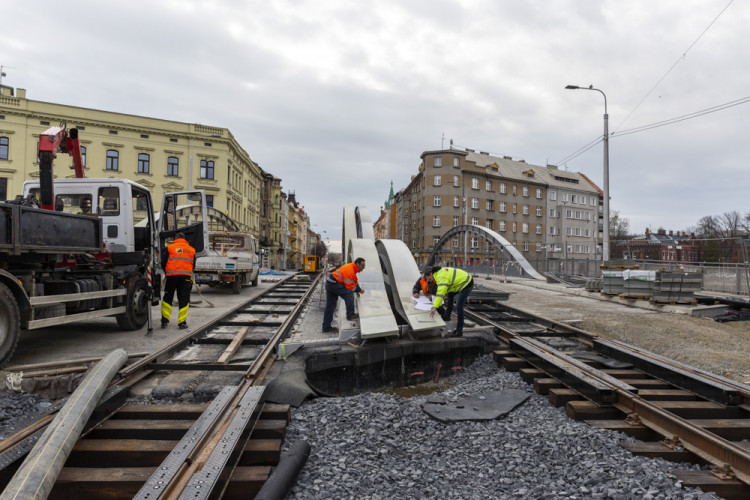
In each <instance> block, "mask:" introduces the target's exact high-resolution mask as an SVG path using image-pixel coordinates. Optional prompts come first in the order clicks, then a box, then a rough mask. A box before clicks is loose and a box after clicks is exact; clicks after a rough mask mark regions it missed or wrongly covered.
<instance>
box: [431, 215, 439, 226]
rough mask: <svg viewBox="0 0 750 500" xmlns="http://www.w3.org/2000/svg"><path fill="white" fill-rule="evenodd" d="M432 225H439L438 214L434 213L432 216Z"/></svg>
mask: <svg viewBox="0 0 750 500" xmlns="http://www.w3.org/2000/svg"><path fill="white" fill-rule="evenodd" d="M432 227H440V216H439V215H436V216H434V217H433V218H432Z"/></svg>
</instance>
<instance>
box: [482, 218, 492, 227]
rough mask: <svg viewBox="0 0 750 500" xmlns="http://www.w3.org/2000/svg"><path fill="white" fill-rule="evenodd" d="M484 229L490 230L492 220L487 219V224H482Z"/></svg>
mask: <svg viewBox="0 0 750 500" xmlns="http://www.w3.org/2000/svg"><path fill="white" fill-rule="evenodd" d="M484 227H486V228H487V229H492V219H487V222H485V223H484Z"/></svg>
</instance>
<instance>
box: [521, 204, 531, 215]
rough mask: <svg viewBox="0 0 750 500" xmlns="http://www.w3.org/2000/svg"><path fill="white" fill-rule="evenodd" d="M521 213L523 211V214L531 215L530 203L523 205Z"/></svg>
mask: <svg viewBox="0 0 750 500" xmlns="http://www.w3.org/2000/svg"><path fill="white" fill-rule="evenodd" d="M521 213H522V214H523V215H529V206H528V205H524V206H523V207H522V208H521Z"/></svg>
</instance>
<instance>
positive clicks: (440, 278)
mask: <svg viewBox="0 0 750 500" xmlns="http://www.w3.org/2000/svg"><path fill="white" fill-rule="evenodd" d="M432 277H433V278H435V282H436V283H437V293H436V294H435V301H434V302H433V303H432V307H434V308H436V309H437V308H438V307H440V306H442V305H443V299H445V296H446V295H448V294H449V293H458V292H460V291H461V290H463V289H464V288H465V287H466V286H467V285H468V284H469V283H471V274H469V273H467V272H466V271H463V270H461V269H457V268H455V267H443V268H441V269H440V271H437V272H435V273H432Z"/></svg>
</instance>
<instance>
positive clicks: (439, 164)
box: [433, 156, 443, 167]
mask: <svg viewBox="0 0 750 500" xmlns="http://www.w3.org/2000/svg"><path fill="white" fill-rule="evenodd" d="M433 165H434V166H436V167H442V166H443V159H442V158H441V157H440V156H438V157H436V158H435V163H433Z"/></svg>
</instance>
